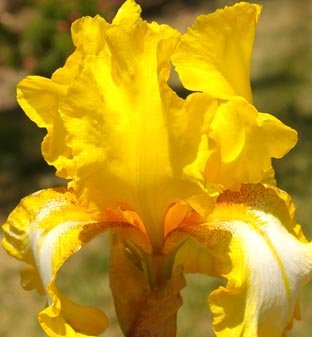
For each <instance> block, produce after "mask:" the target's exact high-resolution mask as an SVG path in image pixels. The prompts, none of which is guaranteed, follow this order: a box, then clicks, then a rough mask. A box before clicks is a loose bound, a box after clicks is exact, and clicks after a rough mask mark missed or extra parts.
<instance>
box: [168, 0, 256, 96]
mask: <svg viewBox="0 0 312 337" xmlns="http://www.w3.org/2000/svg"><path fill="white" fill-rule="evenodd" d="M260 11H261V7H260V6H258V5H254V4H249V3H245V2H240V3H238V4H236V5H234V6H232V7H225V8H224V9H220V10H217V11H216V12H214V13H212V14H209V15H200V16H199V17H198V18H197V20H196V22H195V23H194V25H193V26H192V27H191V28H189V30H188V31H187V33H186V34H184V36H183V38H182V43H181V44H180V46H179V48H178V49H177V51H176V52H175V54H174V57H173V63H174V65H175V66H176V69H177V72H178V74H179V76H180V78H181V81H182V83H183V85H184V86H185V87H186V88H187V89H190V90H194V91H203V92H206V93H207V94H209V95H211V96H213V97H218V98H222V99H229V98H230V97H232V96H242V97H245V98H246V99H247V100H248V101H249V102H252V94H251V89H250V59H251V52H252V47H253V42H254V35H255V27H256V23H257V20H258V16H259V14H260Z"/></svg>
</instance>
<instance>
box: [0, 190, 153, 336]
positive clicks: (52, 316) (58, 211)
mask: <svg viewBox="0 0 312 337" xmlns="http://www.w3.org/2000/svg"><path fill="white" fill-rule="evenodd" d="M102 219H103V221H102V222H101V218H99V217H98V216H94V215H90V214H89V213H87V212H86V211H85V210H84V209H83V208H82V207H80V206H79V205H78V203H77V200H76V198H75V197H74V195H73V194H72V193H71V191H69V190H67V189H65V188H59V189H48V190H43V191H40V192H37V193H35V194H33V195H30V196H28V197H26V198H24V199H23V200H22V201H21V203H20V204H19V205H18V206H17V208H16V209H15V210H14V211H13V212H12V213H11V215H10V216H9V218H8V220H7V222H6V224H4V226H3V230H4V232H5V237H4V239H3V242H2V245H3V247H4V248H5V250H6V251H7V252H8V253H9V254H10V255H12V256H14V257H15V258H17V259H19V260H21V261H24V262H25V263H27V265H28V266H27V268H25V270H23V271H22V273H21V276H22V280H21V283H22V286H23V287H24V288H25V289H27V290H30V289H34V288H36V289H37V290H38V291H39V292H40V293H41V294H45V295H46V296H47V300H48V305H49V306H48V307H47V308H46V309H44V310H43V311H41V312H40V313H39V315H38V319H39V322H40V324H41V326H42V328H43V329H44V330H45V332H46V333H47V334H48V335H49V336H52V337H56V336H57V337H58V336H80V337H83V336H98V335H99V334H100V333H101V332H103V331H104V330H105V329H106V327H107V318H106V316H105V314H104V313H102V312H101V311H99V310H98V309H95V308H91V307H86V306H80V305H78V304H76V303H74V302H72V301H71V300H70V299H68V298H66V297H65V296H64V295H63V294H62V293H61V292H60V291H59V290H58V289H57V288H56V277H57V273H58V271H59V269H60V268H61V267H62V265H63V264H64V262H65V261H66V260H67V259H68V258H69V257H70V256H71V255H73V254H74V253H75V252H77V251H78V250H79V249H80V248H82V247H83V246H84V245H85V244H86V243H87V242H88V241H90V240H91V239H92V238H93V237H95V236H96V235H98V234H100V233H102V232H103V231H104V230H107V229H116V230H118V228H119V227H120V228H123V231H122V232H123V233H124V235H126V236H127V239H130V240H131V238H132V237H134V236H133V234H132V233H133V232H135V236H136V239H138V240H136V239H135V240H134V241H135V244H136V245H138V246H139V247H140V248H141V249H143V251H144V250H145V249H147V252H148V248H146V247H148V242H146V240H145V239H144V234H143V233H141V232H140V231H139V230H137V229H136V228H135V227H134V226H132V225H130V224H128V225H127V224H125V223H110V222H107V219H106V221H105V218H104V217H102ZM140 237H141V239H140ZM142 244H143V246H142ZM144 246H145V247H144Z"/></svg>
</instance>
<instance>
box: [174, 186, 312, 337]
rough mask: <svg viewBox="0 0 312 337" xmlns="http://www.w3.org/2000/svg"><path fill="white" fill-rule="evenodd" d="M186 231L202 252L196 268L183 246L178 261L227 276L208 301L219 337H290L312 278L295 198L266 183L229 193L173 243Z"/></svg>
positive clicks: (311, 248) (310, 253)
mask: <svg viewBox="0 0 312 337" xmlns="http://www.w3.org/2000/svg"><path fill="white" fill-rule="evenodd" d="M185 234H186V235H188V236H189V237H190V238H191V239H190V240H191V241H192V240H194V241H196V242H197V243H196V245H195V253H199V254H200V255H199V259H200V263H198V261H196V255H194V254H192V253H189V254H185V252H184V251H183V247H182V248H181V253H178V257H177V259H178V261H180V262H181V261H182V260H183V259H185V261H186V264H185V267H186V268H187V270H186V271H190V272H204V273H207V274H210V275H214V276H219V277H222V278H225V279H227V284H226V286H224V287H223V286H221V287H219V288H218V289H217V290H215V291H214V292H213V293H212V294H211V295H210V297H209V303H210V307H211V310H212V312H213V315H214V320H213V327H214V330H215V332H216V334H217V336H218V337H236V336H242V337H247V336H248V337H249V336H257V337H282V336H285V335H284V334H285V332H286V330H287V329H288V328H290V327H291V326H292V321H293V318H297V319H298V318H300V316H299V311H298V300H299V295H300V293H301V290H302V287H303V286H304V284H305V283H306V282H307V281H309V280H310V279H311V277H312V245H311V243H307V241H306V239H305V238H304V236H303V235H302V232H301V230H300V226H298V225H296V223H295V222H294V206H293V204H292V202H291V199H290V198H289V196H288V195H287V194H286V193H285V192H282V191H280V190H278V189H277V188H273V187H265V186H263V185H243V186H242V188H241V190H240V191H239V192H230V191H226V192H225V193H223V194H222V195H221V196H220V197H219V198H218V201H217V204H216V208H215V210H214V212H213V213H212V214H211V216H210V217H209V218H208V220H207V222H206V223H204V224H202V225H198V226H184V227H180V228H179V229H178V230H176V231H175V233H174V232H172V234H171V235H172V237H171V239H172V240H177V238H179V237H180V240H181V235H182V237H183V235H185ZM175 235H177V237H176V238H174V236H175ZM169 238H170V235H169ZM184 239H185V237H184ZM200 246H201V248H199V247H200ZM187 249H188V250H189V252H190V251H191V250H192V244H191V243H190V242H188V244H187ZM179 254H181V255H180V257H179ZM192 259H193V263H192V261H191V260H192ZM205 260H206V264H204V263H203V262H204V261H205Z"/></svg>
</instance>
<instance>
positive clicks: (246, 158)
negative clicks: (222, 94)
mask: <svg viewBox="0 0 312 337" xmlns="http://www.w3.org/2000/svg"><path fill="white" fill-rule="evenodd" d="M208 135H209V137H210V139H212V140H213V141H214V142H215V144H216V146H215V152H211V156H210V158H209V159H208V161H207V164H206V167H207V168H206V177H207V180H208V182H214V183H218V184H221V185H223V186H224V188H225V189H231V188H237V186H240V184H242V183H259V182H262V181H263V180H266V179H268V178H269V177H272V172H273V170H272V166H271V165H272V164H271V159H272V158H281V157H282V156H284V155H285V154H286V153H287V152H288V151H289V150H290V149H291V148H292V147H294V145H295V144H296V142H297V132H296V131H295V130H293V129H291V128H289V127H288V126H286V125H285V124H283V123H282V122H280V121H279V120H278V119H277V118H274V117H273V116H271V115H269V114H264V113H259V112H258V111H257V110H256V109H255V108H254V106H252V105H251V104H249V103H248V102H246V101H245V100H244V99H239V98H235V99H231V100H229V101H227V102H224V103H221V104H220V105H219V106H218V108H216V112H215V114H214V118H213V119H212V121H211V123H210V125H209V130H208ZM270 172H271V173H270Z"/></svg>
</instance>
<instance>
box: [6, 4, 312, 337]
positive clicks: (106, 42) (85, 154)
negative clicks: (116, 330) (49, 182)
mask: <svg viewBox="0 0 312 337" xmlns="http://www.w3.org/2000/svg"><path fill="white" fill-rule="evenodd" d="M140 12H141V9H140V7H139V6H138V5H137V4H136V3H135V1H134V0H127V1H126V2H125V3H124V4H123V5H122V7H121V8H120V9H119V11H118V13H117V15H116V17H115V18H114V19H113V21H112V23H111V24H110V23H108V22H106V21H105V20H104V19H103V18H101V17H100V16H96V17H94V18H90V17H84V18H81V19H79V20H77V21H76V22H75V23H74V24H73V26H72V37H73V42H74V44H75V46H76V50H75V51H74V53H73V54H72V55H71V56H70V57H69V58H68V60H67V61H66V64H65V66H64V67H63V68H60V69H58V70H57V71H56V72H55V73H54V74H53V76H52V78H51V79H46V78H42V77H38V76H29V77H26V78H25V79H24V80H22V81H21V82H20V84H19V85H18V94H17V98H18V102H19V104H20V105H21V106H22V108H23V109H24V111H25V112H26V114H27V115H28V117H29V118H30V119H31V120H33V121H34V122H35V123H36V124H37V125H38V126H39V127H41V128H46V129H47V135H46V137H45V138H44V141H43V143H42V153H43V156H44V158H45V160H46V161H47V162H48V163H49V164H50V165H53V166H54V167H55V168H56V170H57V175H58V176H60V177H63V178H65V179H68V186H67V187H64V188H51V189H47V190H43V191H39V192H36V193H34V194H32V195H30V196H28V197H26V198H24V199H23V200H22V201H21V203H20V204H19V205H18V206H17V208H16V209H15V210H14V211H13V212H12V213H11V215H10V216H9V218H8V220H7V222H6V223H5V224H4V226H3V229H4V232H5V237H4V239H3V247H4V248H5V249H6V251H7V252H8V253H9V254H10V255H12V256H13V257H15V258H17V259H19V260H21V261H24V262H25V263H26V264H27V268H26V269H24V270H22V272H21V276H22V286H23V287H24V288H25V289H27V290H29V289H34V288H35V289H37V290H38V291H39V292H40V293H42V294H44V295H45V296H46V297H47V301H48V305H47V308H46V309H44V310H43V311H41V312H40V313H39V315H38V318H39V322H40V324H41V326H42V328H43V329H44V331H45V332H46V333H47V335H49V336H51V337H56V336H70V337H73V336H77V337H78V336H79V337H85V336H98V335H99V334H100V333H102V332H103V331H104V330H105V329H106V327H107V325H108V320H107V318H106V316H105V314H104V313H102V312H101V311H100V310H97V309H95V308H91V307H86V306H80V305H78V304H76V303H74V302H72V301H71V300H70V299H68V298H67V297H65V296H64V295H63V294H62V293H61V292H60V291H59V290H58V289H57V287H56V278H57V274H58V271H59V269H60V268H61V267H62V265H63V264H64V262H65V261H66V260H67V259H68V258H69V257H70V256H72V255H73V254H74V253H75V252H77V251H78V250H79V249H80V248H82V247H83V246H84V245H85V244H86V243H87V242H88V241H90V240H91V239H93V238H94V237H96V236H97V235H99V234H101V233H102V232H104V231H111V232H112V241H111V247H110V249H111V257H110V270H109V275H110V284H111V288H112V293H113V296H114V301H115V307H116V312H117V316H118V319H119V322H120V325H121V328H122V330H123V333H124V335H125V336H128V337H130V336H131V337H139V336H153V337H174V336H175V334H176V314H177V311H178V309H179V307H180V306H181V304H182V302H181V297H180V290H181V289H182V288H183V287H184V286H185V282H184V278H183V273H197V272H200V273H205V274H208V275H213V276H217V277H220V278H224V279H226V280H227V282H226V285H225V286H220V287H219V288H218V289H217V290H215V291H213V292H212V293H211V294H210V297H209V305H210V308H211V311H212V313H213V316H214V318H213V328H214V331H215V333H216V335H217V336H218V337H257V336H258V337H282V336H285V331H286V330H287V329H289V328H290V327H291V325H292V321H293V318H299V309H298V299H299V295H300V292H301V289H302V287H303V285H304V284H305V283H307V282H308V281H309V280H310V279H311V272H312V246H311V243H309V242H307V240H306V239H305V237H304V235H303V233H302V232H301V228H300V226H299V225H297V224H296V222H295V220H294V206H293V203H292V201H291V199H290V197H289V196H288V195H287V194H286V192H283V191H281V190H280V189H278V188H277V187H275V182H274V171H273V169H272V166H271V159H272V158H280V157H282V156H284V155H285V154H286V153H287V152H288V151H289V150H290V149H291V148H292V147H293V146H294V145H295V143H296V140H297V134H296V132H295V131H294V130H292V129H291V128H289V127H287V126H285V125H284V124H283V123H281V122H280V121H279V120H277V119H276V118H274V117H273V116H271V115H269V114H266V113H260V112H258V111H257V110H256V108H255V107H254V106H253V104H252V94H251V89H250V82H249V77H250V76H249V75H250V74H249V65H250V57H251V51H252V46H253V40H254V34H255V27H256V23H257V20H258V16H259V14H260V7H259V6H258V5H253V4H249V3H243V2H242V3H238V4H236V5H234V6H232V7H225V8H224V9H222V10H217V11H216V12H215V13H212V14H209V15H201V16H199V17H198V18H197V20H196V22H195V23H194V25H193V26H192V27H191V28H189V30H188V31H187V32H186V33H185V34H184V35H182V36H181V34H180V33H179V32H177V31H176V30H174V29H173V28H171V27H169V26H167V25H159V24H157V23H156V22H152V23H147V22H146V21H144V20H142V19H141V17H140ZM171 64H173V65H174V66H175V68H176V70H177V73H178V75H179V76H180V79H181V82H182V84H183V85H184V87H185V88H187V89H189V90H191V91H193V93H191V94H190V95H189V96H188V97H187V98H186V99H182V98H180V97H178V96H177V94H176V93H175V92H174V91H173V90H172V89H171V88H170V86H169V85H168V83H167V81H168V77H169V74H170V71H171V67H172V65H171Z"/></svg>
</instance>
